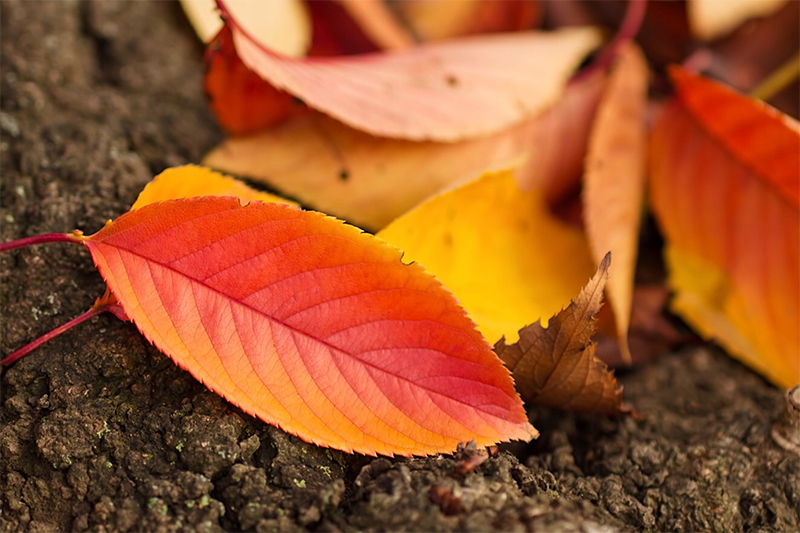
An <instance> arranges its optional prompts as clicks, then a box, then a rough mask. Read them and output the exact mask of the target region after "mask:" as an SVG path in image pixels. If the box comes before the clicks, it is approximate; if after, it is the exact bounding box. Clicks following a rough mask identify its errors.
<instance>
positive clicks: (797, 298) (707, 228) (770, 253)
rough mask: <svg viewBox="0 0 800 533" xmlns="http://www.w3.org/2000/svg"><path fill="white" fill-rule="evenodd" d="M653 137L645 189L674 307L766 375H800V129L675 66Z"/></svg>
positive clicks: (787, 379) (798, 378)
mask: <svg viewBox="0 0 800 533" xmlns="http://www.w3.org/2000/svg"><path fill="white" fill-rule="evenodd" d="M672 76H673V78H674V81H675V84H676V89H677V92H678V97H677V99H675V100H674V101H672V102H671V103H670V104H669V105H668V106H667V107H666V108H665V109H664V111H663V113H662V114H661V117H660V119H659V120H658V122H657V124H656V125H655V127H654V130H653V133H652V136H651V158H650V179H651V183H650V184H651V200H652V206H653V211H654V213H655V215H656V217H657V219H658V222H659V225H660V226H661V229H662V232H663V233H664V235H665V238H666V240H667V245H668V246H667V266H668V267H669V269H670V285H671V286H672V288H673V290H674V291H675V292H676V296H675V299H674V300H673V308H674V309H675V310H676V311H677V312H678V313H679V314H681V315H682V316H683V317H684V318H685V319H686V320H687V321H688V322H690V323H691V324H692V325H693V326H694V327H695V328H696V329H697V330H698V331H699V332H700V333H702V334H703V335H704V336H705V337H709V338H710V337H714V338H716V339H717V340H718V341H719V342H720V343H721V344H722V345H724V346H725V347H726V348H727V349H728V351H729V352H731V354H732V355H734V356H736V357H738V358H740V359H742V360H743V361H744V362H745V363H747V364H748V365H750V366H751V367H753V368H754V369H755V370H757V371H759V372H761V373H762V374H764V375H765V376H767V377H768V378H769V379H770V380H772V381H773V382H775V383H777V384H779V385H781V386H784V387H790V386H792V385H794V384H795V383H797V382H800V199H799V198H800V197H799V195H798V190H799V189H800V128H798V125H797V123H796V122H794V121H792V120H791V119H789V118H787V117H783V116H781V115H780V114H779V113H778V112H777V111H775V110H773V109H771V108H768V107H767V106H765V105H764V104H762V103H760V102H757V101H754V100H751V99H749V98H746V97H744V96H741V95H738V94H736V93H734V92H733V91H732V90H730V89H727V88H725V87H723V86H721V85H719V84H717V83H715V82H712V81H710V80H705V79H702V78H701V77H699V76H695V75H692V74H689V73H686V72H683V71H681V70H678V69H674V70H673V71H672Z"/></svg>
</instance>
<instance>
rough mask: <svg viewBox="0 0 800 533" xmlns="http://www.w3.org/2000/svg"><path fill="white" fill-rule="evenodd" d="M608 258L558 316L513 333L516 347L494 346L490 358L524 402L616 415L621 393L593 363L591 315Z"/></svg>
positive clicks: (599, 297) (597, 307)
mask: <svg viewBox="0 0 800 533" xmlns="http://www.w3.org/2000/svg"><path fill="white" fill-rule="evenodd" d="M610 262H611V255H610V254H608V255H606V257H605V259H603V261H602V262H601V263H600V266H599V267H598V269H597V273H596V274H595V275H594V277H592V279H591V280H590V281H589V283H588V284H587V285H586V286H585V287H584V288H583V289H582V290H581V291H580V293H579V294H578V296H577V297H576V298H575V299H574V300H573V301H572V303H570V304H569V306H568V307H567V308H566V309H564V310H563V311H561V312H559V313H558V314H557V315H555V316H554V317H553V318H551V319H550V321H549V323H548V325H547V327H544V326H542V324H541V323H540V322H536V323H535V324H531V325H530V326H526V327H524V328H523V329H521V330H520V332H519V341H518V342H517V343H515V344H510V345H509V344H506V340H505V339H500V341H499V342H498V343H497V344H496V345H495V352H497V355H498V356H500V359H502V360H503V362H504V363H505V364H506V366H507V367H508V368H509V369H510V370H511V372H512V374H513V375H514V380H515V382H516V386H517V390H518V391H519V393H520V395H521V396H522V398H523V399H524V400H525V401H526V402H530V403H533V404H536V405H543V406H546V407H555V408H558V409H566V410H571V411H584V412H597V413H608V414H621V413H624V412H627V411H628V409H627V408H626V407H625V406H624V405H623V404H622V387H620V386H618V385H617V380H616V379H615V378H614V373H613V372H611V371H609V370H608V367H607V366H606V364H605V363H603V362H602V361H600V360H599V359H598V358H597V357H595V348H596V345H595V344H594V343H593V342H592V341H591V339H592V335H594V333H595V325H594V318H593V317H594V315H595V314H596V313H597V312H598V311H599V310H600V306H601V305H602V300H603V286H604V285H605V282H606V280H607V279H608V266H609V264H610Z"/></svg>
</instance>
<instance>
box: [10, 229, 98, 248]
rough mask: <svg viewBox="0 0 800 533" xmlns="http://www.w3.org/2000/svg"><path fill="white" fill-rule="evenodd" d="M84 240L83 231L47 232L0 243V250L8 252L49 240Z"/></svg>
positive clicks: (79, 241) (76, 241) (77, 241)
mask: <svg viewBox="0 0 800 533" xmlns="http://www.w3.org/2000/svg"><path fill="white" fill-rule="evenodd" d="M83 240H84V236H83V233H82V232H81V231H78V230H75V231H73V232H72V233H45V234H44V235H34V236H33V237H25V238H24V239H17V240H15V241H9V242H3V243H0V252H8V251H10V250H16V249H17V248H25V247H26V246H33V245H34V244H45V243H48V242H75V243H81V242H83Z"/></svg>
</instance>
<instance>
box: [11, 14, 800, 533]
mask: <svg viewBox="0 0 800 533" xmlns="http://www.w3.org/2000/svg"><path fill="white" fill-rule="evenodd" d="M0 10H2V13H1V14H2V32H0V39H2V41H1V43H2V48H1V49H0V50H1V53H2V70H1V71H0V78H2V79H1V82H2V85H1V88H2V114H0V128H1V129H2V137H1V141H0V165H1V170H2V189H1V190H0V192H1V198H2V213H0V221H1V223H2V230H1V231H0V238H2V240H10V239H15V238H20V237H25V236H29V235H35V234H40V233H48V232H67V231H70V230H71V229H73V228H81V229H84V230H86V231H87V232H94V231H96V230H97V229H99V228H100V226H101V225H102V223H103V222H104V221H105V220H106V219H108V218H114V217H116V216H118V215H120V214H121V213H123V212H125V211H126V210H127V209H128V208H129V206H130V205H131V203H132V202H133V201H134V199H135V197H136V195H137V194H138V192H139V190H140V189H141V188H142V186H143V185H144V184H145V183H146V182H147V181H148V180H149V179H150V178H151V177H152V176H153V175H154V174H156V173H158V172H159V171H161V170H162V169H164V168H165V167H168V166H172V165H177V164H182V163H187V162H196V161H199V160H200V158H201V156H202V155H203V154H204V153H205V152H206V151H207V150H209V149H210V148H211V147H212V146H214V144H215V143H217V142H219V141H220V140H221V139H222V133H221V132H220V130H219V129H218V127H217V126H216V124H215V122H214V119H213V118H212V116H211V115H210V114H209V111H208V108H207V105H206V101H205V98H204V95H203V93H202V89H201V85H202V73H203V65H202V49H201V46H200V45H199V44H198V43H197V42H196V39H195V37H194V35H193V33H192V31H191V28H189V27H188V25H187V23H186V22H185V21H184V19H183V16H182V13H181V11H180V8H179V7H178V5H177V4H175V3H171V2H127V1H126V2H123V1H115V2H89V1H57V2H29V1H13V0H3V2H2V3H0ZM0 265H1V266H2V273H1V274H0V276H1V280H0V281H2V291H1V292H0V308H2V318H3V322H2V338H1V339H0V354H8V353H10V352H11V351H13V350H14V349H16V348H18V347H20V346H22V345H23V344H25V343H27V342H29V341H30V340H31V339H33V338H35V337H37V336H39V335H41V334H42V333H45V332H46V331H48V330H50V329H51V328H53V327H54V326H56V325H59V324H61V323H63V322H66V321H67V320H68V319H70V318H72V317H74V316H77V315H78V314H80V313H81V312H82V311H84V310H85V309H86V308H87V307H88V306H89V305H90V304H91V303H92V302H93V300H94V298H95V297H96V296H98V295H100V294H101V293H102V292H103V287H104V285H103V283H102V280H101V279H100V276H99V275H98V274H97V273H96V271H95V269H94V268H93V266H92V262H91V259H90V258H89V256H88V254H87V253H86V252H85V251H84V250H83V249H82V248H81V247H79V246H74V245H67V244H50V245H46V246H37V247H34V248H29V249H24V250H20V251H16V252H11V253H7V254H3V256H2V258H0ZM1 372H2V414H1V415H0V422H1V423H2V427H1V428H0V454H2V455H0V502H1V505H0V525H1V526H2V530H3V531H52V530H89V529H91V530H95V531H134V530H147V531H179V530H201V531H218V530H258V531H278V530H281V531H286V530H305V529H307V530H322V531H330V530H344V531H356V530H359V531H380V530H417V531H422V530H425V531H445V530H465V531H487V530H503V531H523V530H544V531H613V530H716V531H731V530H742V529H747V530H769V531H789V530H798V528H800V457H798V456H796V455H792V454H790V453H789V452H785V451H783V450H782V449H781V448H778V447H777V446H776V445H775V444H774V442H773V441H772V439H771V438H770V436H769V433H770V428H771V426H772V424H773V423H774V421H775V420H777V419H778V418H779V417H780V416H781V413H782V409H783V407H782V404H783V398H782V394H781V392H780V391H778V390H777V389H775V388H773V387H772V386H770V385H769V384H767V383H766V382H764V381H763V380H762V379H760V378H759V377H758V376H756V375H754V374H753V373H751V372H750V371H749V370H747V369H746V368H744V367H742V366H740V365H739V364H738V363H736V362H734V361H732V360H730V359H729V358H727V357H726V356H725V355H724V354H722V353H721V352H720V351H718V350H716V349H714V348H710V347H704V348H698V349H692V350H690V351H686V352H683V353H677V354H670V355H665V356H663V357H661V358H659V359H657V360H656V361H654V362H651V363H649V364H648V365H645V366H642V367H640V368H637V369H636V370H634V371H631V372H629V373H626V374H625V375H623V376H622V382H623V383H624V384H625V395H626V399H627V401H628V402H629V403H631V404H632V405H633V406H634V408H635V409H636V410H637V411H638V412H639V413H641V415H642V419H641V420H635V419H633V418H623V419H610V418H605V417H600V416H584V415H580V416H579V415H574V414H569V413H560V412H555V411H548V410H543V409H542V410H540V409H532V411H531V417H532V420H533V422H534V424H535V425H536V427H537V428H538V429H539V430H540V431H541V434H542V436H541V437H540V439H539V440H538V441H536V442H533V443H531V444H528V445H521V444H516V445H511V446H505V447H501V451H500V453H499V454H497V455H496V456H493V457H491V458H489V459H488V460H486V461H485V462H484V463H483V464H482V465H480V466H479V467H478V468H477V469H475V470H474V471H472V472H470V473H466V474H464V473H461V472H462V471H463V470H464V468H463V464H462V463H464V461H465V460H466V459H467V458H468V457H470V456H471V455H473V454H474V453H475V452H474V451H471V450H466V451H463V452H461V453H459V454H456V456H437V457H431V458H424V459H387V458H377V459H376V458H369V457H362V456H351V455H346V454H342V453H339V452H335V451H330V450H326V449H323V448H318V447H316V446H312V445H309V444H306V443H304V442H301V441H299V440H298V439H296V438H294V437H290V436H288V435H286V434H285V433H283V432H282V431H280V430H278V429H275V428H273V427H270V426H267V425H265V424H263V423H262V422H260V421H258V420H256V419H253V418H251V417H249V416H247V415H245V414H243V413H242V412H240V411H239V410H237V409H235V408H233V407H231V406H230V405H229V404H227V403H226V402H225V401H224V400H222V399H221V398H219V397H217V396H216V395H214V394H213V393H211V392H209V391H207V390H206V389H205V388H204V387H203V386H202V385H201V384H200V383H198V382H197V381H195V380H194V379H193V378H192V377H191V376H190V375H189V374H187V373H186V372H183V371H182V370H179V369H178V368H177V367H176V366H175V365H174V364H173V363H172V361H171V360H169V359H168V358H166V357H165V356H163V355H162V354H160V353H159V352H158V351H157V350H155V349H154V348H153V347H151V346H150V345H148V343H147V342H146V341H145V340H144V338H143V337H142V336H141V335H139V334H138V333H137V331H136V329H135V327H134V326H133V325H131V324H127V323H122V322H120V321H118V320H116V319H115V318H113V317H111V316H102V317H100V318H96V319H93V320H92V321H90V322H89V323H86V324H83V325H82V326H80V327H78V328H76V329H74V330H72V331H70V332H68V333H67V334H65V335H63V336H61V337H59V338H57V339H56V340H54V341H52V342H50V343H48V344H46V345H45V346H43V347H42V348H40V349H38V350H37V351H36V352H34V353H33V354H31V355H29V356H28V357H26V358H24V359H22V360H21V361H19V362H18V363H16V364H14V365H13V366H12V367H10V368H8V369H3V370H2V371H1ZM459 465H461V466H459Z"/></svg>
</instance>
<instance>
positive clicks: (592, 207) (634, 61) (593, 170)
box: [583, 44, 648, 362]
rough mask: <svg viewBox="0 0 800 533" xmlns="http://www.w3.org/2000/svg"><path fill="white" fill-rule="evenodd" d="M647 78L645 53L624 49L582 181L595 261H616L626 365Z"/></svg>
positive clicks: (615, 306) (613, 290)
mask: <svg viewBox="0 0 800 533" xmlns="http://www.w3.org/2000/svg"><path fill="white" fill-rule="evenodd" d="M647 78H648V70H647V61H646V59H645V57H644V55H642V53H641V51H640V50H639V49H638V48H637V47H636V46H635V45H633V44H629V45H627V46H624V47H623V48H621V49H620V51H619V54H618V56H617V58H616V63H615V65H614V66H613V67H612V69H611V74H610V76H609V79H608V84H607V86H606V89H605V92H604V94H603V99H602V101H601V102H600V106H599V108H598V111H597V116H596V119H595V122H594V125H593V127H592V134H591V139H590V141H589V153H588V155H587V159H586V172H585V174H584V181H583V205H584V224H585V226H586V233H587V235H588V237H589V245H590V247H591V250H592V257H593V258H594V260H595V261H596V262H597V264H599V263H600V262H601V261H602V260H603V257H604V255H605V254H606V253H607V252H608V251H609V250H611V253H612V254H613V255H614V268H612V269H611V272H610V274H609V280H608V287H607V291H608V300H609V302H610V304H611V308H612V310H613V312H614V319H615V322H616V325H617V336H618V339H619V344H620V351H621V353H622V357H623V359H624V360H626V361H628V362H630V360H631V356H630V352H629V350H628V342H627V336H628V326H629V324H630V318H631V304H632V301H633V278H634V273H635V270H636V253H637V249H638V245H639V226H640V219H641V216H642V215H641V213H642V201H643V197H644V170H645V151H646V147H647V136H646V134H645V128H644V108H645V102H646V99H647Z"/></svg>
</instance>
